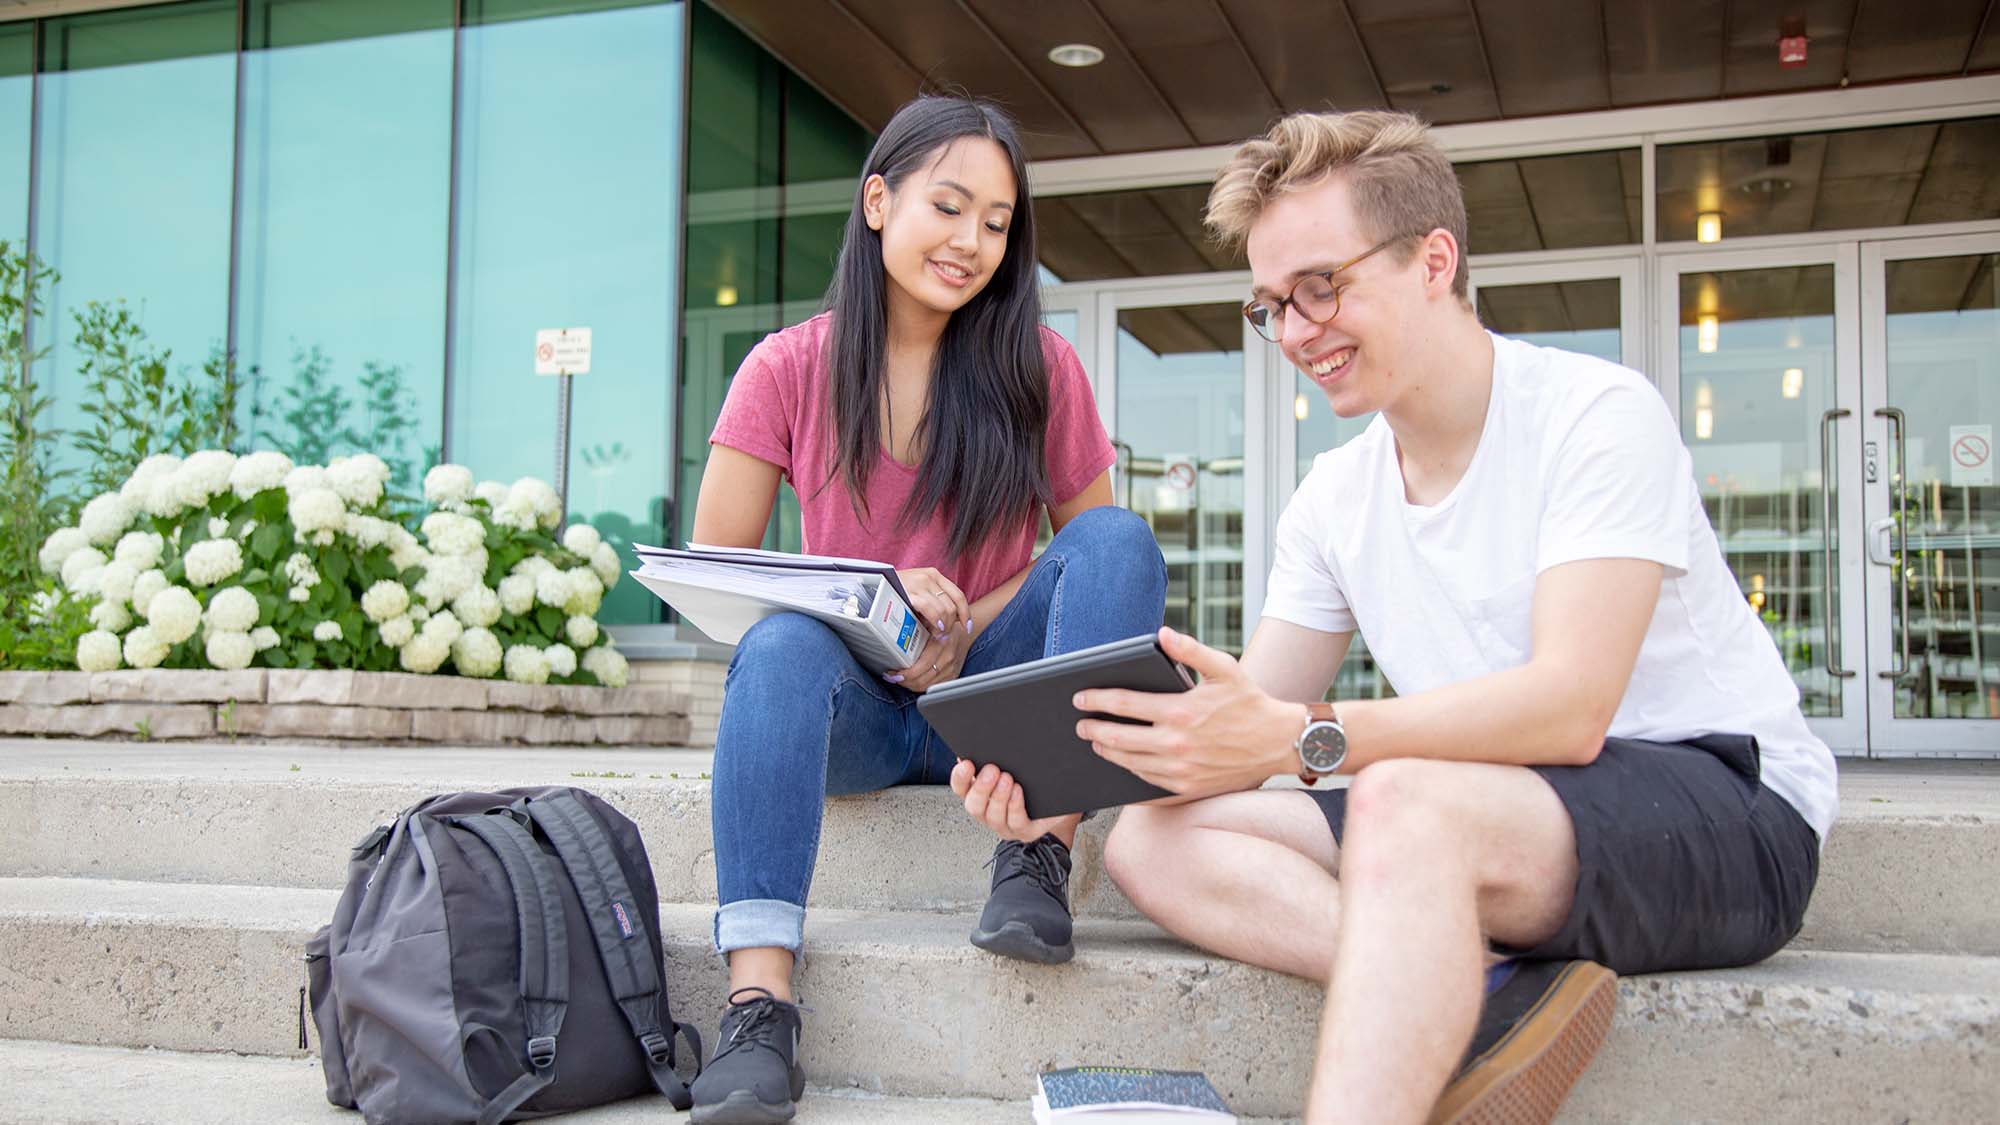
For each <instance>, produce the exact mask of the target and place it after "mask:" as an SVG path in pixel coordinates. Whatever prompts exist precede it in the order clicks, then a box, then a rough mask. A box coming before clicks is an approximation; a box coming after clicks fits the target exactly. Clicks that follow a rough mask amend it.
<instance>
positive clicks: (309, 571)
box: [285, 554, 319, 601]
mask: <svg viewBox="0 0 2000 1125" xmlns="http://www.w3.org/2000/svg"><path fill="white" fill-rule="evenodd" d="M285 581H287V582H289V583H291V584H292V585H294V586H304V587H305V588H306V589H308V590H310V589H312V588H313V587H314V586H317V585H319V568H318V567H315V566H314V565H313V561H312V559H311V558H310V557H308V556H306V555H303V554H295V555H293V556H292V557H291V558H288V559H286V560H285ZM299 600H300V601H303V600H304V599H303V598H301V599H299Z"/></svg>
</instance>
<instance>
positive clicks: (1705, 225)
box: [1694, 211, 1722, 242]
mask: <svg viewBox="0 0 2000 1125" xmlns="http://www.w3.org/2000/svg"><path fill="white" fill-rule="evenodd" d="M1694 240H1695V241H1696V242H1721V241H1722V212H1720V211H1703V212H1702V213H1701V214H1699V215H1696V216H1695V217H1694Z"/></svg>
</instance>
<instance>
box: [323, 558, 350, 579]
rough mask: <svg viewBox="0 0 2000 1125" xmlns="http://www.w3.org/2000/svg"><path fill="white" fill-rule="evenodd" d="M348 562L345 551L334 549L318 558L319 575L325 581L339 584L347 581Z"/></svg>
mask: <svg viewBox="0 0 2000 1125" xmlns="http://www.w3.org/2000/svg"><path fill="white" fill-rule="evenodd" d="M350 565H351V564H350V562H349V560H348V557H347V552H345V551H334V552H332V553H330V554H328V555H327V556H326V557H325V558H323V559H321V560H320V563H319V571H320V575H321V576H322V577H324V578H325V579H326V580H327V581H329V582H332V583H333V584H335V585H339V584H341V583H343V582H346V581H347V574H348V569H349V567H350Z"/></svg>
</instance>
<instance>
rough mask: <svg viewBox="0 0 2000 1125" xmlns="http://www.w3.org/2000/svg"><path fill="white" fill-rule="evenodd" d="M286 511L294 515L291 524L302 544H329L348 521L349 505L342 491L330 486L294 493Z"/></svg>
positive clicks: (323, 545)
mask: <svg viewBox="0 0 2000 1125" xmlns="http://www.w3.org/2000/svg"><path fill="white" fill-rule="evenodd" d="M297 471H298V470H296V469H294V470H293V472H294V473H296V472H297ZM285 511H286V512H287V514H289V515H290V516H291V517H292V527H293V529H294V530H295V531H296V532H297V535H298V539H299V541H300V542H301V543H315V544H318V545H319V546H322V547H326V546H330V545H332V543H333V541H334V538H335V537H336V536H337V535H339V533H340V529H341V528H342V527H343V526H345V525H346V523H347V508H346V507H345V506H344V505H342V504H341V502H340V494H339V493H337V492H335V491H334V490H333V489H331V488H308V489H305V490H303V491H297V492H293V493H292V499H291V503H290V504H288V505H286V508H285Z"/></svg>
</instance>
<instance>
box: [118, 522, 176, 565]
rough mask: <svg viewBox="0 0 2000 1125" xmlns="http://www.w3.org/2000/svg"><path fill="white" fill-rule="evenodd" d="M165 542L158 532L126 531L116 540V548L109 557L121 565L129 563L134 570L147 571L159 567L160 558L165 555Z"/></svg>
mask: <svg viewBox="0 0 2000 1125" xmlns="http://www.w3.org/2000/svg"><path fill="white" fill-rule="evenodd" d="M166 549H167V541H166V540H165V539H164V538H162V537H161V536H160V534H159V533H158V532H153V531H128V532H126V533H125V535H124V537H123V538H121V539H119V540H118V546H117V548H116V549H115V550H113V551H112V555H111V557H112V558H114V559H116V560H117V561H119V562H122V563H131V564H132V569H134V570H149V569H151V568H153V567H156V566H158V565H160V556H161V555H163V554H165V553H166Z"/></svg>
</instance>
